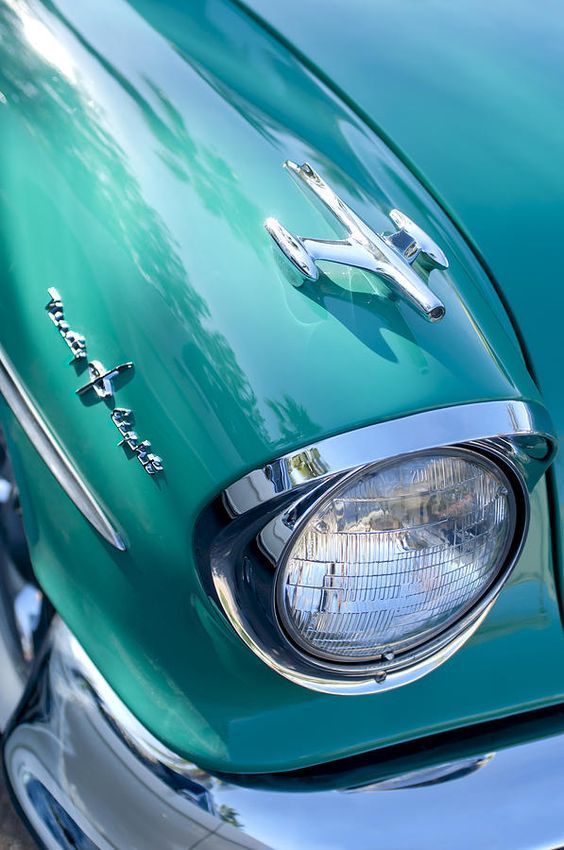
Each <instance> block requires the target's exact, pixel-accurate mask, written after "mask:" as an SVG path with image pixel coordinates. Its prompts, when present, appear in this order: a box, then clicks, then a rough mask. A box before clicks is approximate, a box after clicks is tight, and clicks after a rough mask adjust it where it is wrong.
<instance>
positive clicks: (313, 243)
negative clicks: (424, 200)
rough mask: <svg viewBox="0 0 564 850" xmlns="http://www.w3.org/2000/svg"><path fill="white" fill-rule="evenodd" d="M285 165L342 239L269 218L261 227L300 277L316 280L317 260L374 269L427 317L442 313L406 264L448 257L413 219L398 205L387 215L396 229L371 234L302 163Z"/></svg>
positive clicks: (443, 264) (439, 264)
mask: <svg viewBox="0 0 564 850" xmlns="http://www.w3.org/2000/svg"><path fill="white" fill-rule="evenodd" d="M284 165H285V167H286V168H287V169H288V170H289V171H290V172H291V173H292V174H293V175H294V176H295V177H296V178H298V179H299V180H300V181H301V182H302V183H303V184H304V186H306V187H307V188H308V189H309V190H310V191H311V192H313V193H314V194H315V195H316V196H317V198H319V200H320V201H321V202H322V203H323V204H325V206H326V207H327V209H329V210H330V212H331V213H333V215H334V216H335V218H336V219H337V220H338V221H339V222H340V223H341V224H342V225H343V227H344V228H345V229H346V231H347V238H346V239H343V240H331V239H329V240H327V239H310V238H309V237H305V236H296V235H294V234H293V233H290V232H289V231H288V230H286V228H285V227H284V226H283V225H282V224H281V223H280V222H279V221H278V220H277V219H274V218H268V219H267V220H266V221H265V225H264V226H265V227H266V230H267V231H268V233H269V234H270V235H271V236H272V238H273V239H274V241H275V242H276V244H277V245H278V247H279V248H280V250H281V251H282V253H283V254H284V256H285V257H286V258H287V259H288V260H289V261H290V262H291V263H292V264H293V265H294V266H295V268H297V270H298V271H299V272H300V274H301V275H303V277H305V278H308V279H309V280H314V281H315V280H317V279H318V277H319V269H318V267H317V263H318V262H319V261H325V262H332V263H340V264H341V265H346V266H354V267H355V268H359V269H364V270H366V271H371V272H374V274H377V275H378V276H379V277H381V278H383V280H384V281H385V282H386V283H387V284H388V285H389V286H390V287H391V288H392V289H393V290H394V292H395V293H396V294H397V295H399V296H400V297H401V298H403V299H404V300H405V301H407V302H408V303H409V304H410V305H411V306H412V307H414V308H415V309H416V310H417V311H418V312H419V313H421V315H423V316H424V317H425V318H426V319H428V320H429V321H430V322H437V321H439V320H440V319H442V318H443V316H444V315H445V312H446V310H445V306H444V304H443V303H442V301H441V300H440V299H439V298H437V296H436V295H435V294H434V292H432V290H431V289H430V288H429V287H428V286H427V284H426V283H425V281H424V280H423V279H422V278H421V277H420V276H419V275H418V274H417V272H416V271H415V270H414V269H413V268H412V265H413V263H414V262H415V261H416V260H417V261H418V263H419V265H420V266H421V267H422V269H423V270H425V271H428V272H429V271H431V270H432V269H446V268H448V260H447V258H446V257H445V255H444V253H443V252H442V251H441V249H440V248H439V246H438V245H436V244H435V242H434V241H433V240H432V239H431V237H430V236H428V234H427V233H425V231H423V230H422V229H421V228H420V227H419V226H418V225H417V224H415V223H414V222H413V221H411V219H410V218H408V217H407V216H406V215H405V214H404V213H402V212H400V211H399V210H395V209H394V210H391V212H390V218H391V220H392V221H393V223H394V224H395V225H396V227H397V228H398V230H397V231H396V232H395V233H393V234H391V235H390V236H385V235H384V234H378V233H375V232H374V231H373V230H372V229H371V228H370V227H368V225H367V224H365V223H364V222H363V221H362V219H360V218H359V217H358V216H357V215H356V214H355V213H354V212H353V211H352V210H351V209H350V207H348V206H347V204H346V203H345V202H344V201H343V200H342V199H341V198H339V196H338V195H336V194H335V192H334V191H333V190H332V189H331V187H330V186H328V185H327V183H325V181H324V180H323V179H322V178H321V177H320V176H319V174H317V172H316V171H314V170H313V168H312V167H311V165H309V164H308V163H307V162H305V163H304V164H303V165H297V164H296V163H295V162H291V161H290V160H287V161H286V162H285V163H284Z"/></svg>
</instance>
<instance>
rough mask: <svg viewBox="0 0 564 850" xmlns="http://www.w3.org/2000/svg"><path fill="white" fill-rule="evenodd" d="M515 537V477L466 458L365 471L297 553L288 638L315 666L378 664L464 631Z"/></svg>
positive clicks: (289, 569) (316, 521)
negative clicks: (321, 661) (322, 661)
mask: <svg viewBox="0 0 564 850" xmlns="http://www.w3.org/2000/svg"><path fill="white" fill-rule="evenodd" d="M514 532H515V498H514V493H513V489H512V486H511V484H510V482H509V480H508V478H507V476H506V475H505V473H504V472H503V471H502V470H501V468H500V467H498V466H497V465H496V464H494V463H493V462H492V461H490V460H489V459H487V458H485V457H482V456H481V455H479V454H477V453H475V452H471V451H467V450H463V449H460V450H458V449H451V450H448V449H445V450H438V451H434V452H433V453H426V454H422V455H411V456H406V457H404V458H401V459H398V460H396V461H393V462H389V463H386V464H383V465H378V466H375V467H372V468H368V469H365V470H364V471H362V472H360V473H358V474H357V475H355V476H353V477H349V478H348V479H347V481H346V482H344V483H343V484H342V485H341V486H339V487H337V488H336V489H334V490H333V491H332V492H331V493H330V495H328V496H327V498H326V500H325V501H324V502H323V503H322V505H321V506H320V507H318V508H317V509H316V510H315V512H314V513H313V514H311V515H310V517H309V519H308V520H307V522H306V523H305V525H303V526H302V528H301V530H300V531H299V532H298V533H297V536H296V538H295V539H294V540H293V541H291V544H290V547H289V548H288V550H287V552H286V553H285V555H284V556H283V558H282V562H281V564H280V567H279V570H278V574H277V581H276V591H275V593H276V607H277V611H278V615H279V617H280V620H281V622H282V625H283V627H284V628H285V630H286V632H287V633H288V634H289V636H290V638H292V639H293V640H294V641H295V642H296V643H298V644H299V645H300V646H301V647H302V648H303V649H306V650H307V651H308V652H309V653H311V654H313V655H317V656H320V657H322V658H326V659H330V660H334V661H341V662H342V661H349V662H352V661H357V662H359V661H367V660H371V659H377V658H379V657H381V656H382V655H386V654H389V653H394V654H395V653H397V652H403V651H408V650H410V649H413V648H415V647H417V646H419V645H421V644H422V643H424V642H426V641H428V640H430V639H431V638H432V637H434V636H435V635H436V634H438V633H441V632H443V631H444V630H446V629H447V628H449V627H450V626H451V625H453V624H454V623H455V622H456V621H457V620H458V619H459V618H460V617H462V616H463V615H464V614H465V613H466V612H468V611H469V610H470V609H472V608H473V607H474V606H475V605H476V603H477V602H478V601H479V600H480V598H481V597H482V596H483V594H484V593H485V591H486V590H487V589H488V588H489V587H490V586H491V584H492V583H493V582H494V580H495V578H496V577H497V575H498V573H499V570H500V568H501V567H502V565H503V562H504V561H505V558H506V555H507V553H508V549H509V547H510V545H511V542H512V540H513V536H514Z"/></svg>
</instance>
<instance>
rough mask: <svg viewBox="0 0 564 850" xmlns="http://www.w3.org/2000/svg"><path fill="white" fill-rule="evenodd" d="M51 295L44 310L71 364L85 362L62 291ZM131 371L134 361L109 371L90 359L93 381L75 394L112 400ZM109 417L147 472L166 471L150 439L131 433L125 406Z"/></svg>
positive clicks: (83, 346) (82, 342) (83, 345)
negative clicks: (122, 378)
mask: <svg viewBox="0 0 564 850" xmlns="http://www.w3.org/2000/svg"><path fill="white" fill-rule="evenodd" d="M48 292H49V296H50V301H49V303H48V304H47V306H46V307H45V309H46V310H47V313H48V315H49V318H50V319H51V321H52V322H53V324H54V325H55V327H56V328H57V330H58V331H59V333H60V334H61V336H62V337H63V339H64V340H65V342H66V344H67V345H68V346H69V348H70V350H71V352H72V353H73V359H72V361H71V363H72V362H75V361H77V360H81V359H84V358H85V357H86V356H87V351H86V340H85V338H84V337H83V336H82V335H81V334H78V333H76V332H75V331H71V330H70V328H69V325H68V322H67V321H66V319H65V311H64V305H63V301H62V298H61V296H60V294H59V292H58V291H57V290H56V289H54V288H51V289H49V290H48ZM131 369H133V363H132V362H127V363H121V364H120V365H119V366H114V367H113V368H112V369H106V367H105V366H104V365H103V364H102V363H101V362H100V361H99V360H90V361H89V362H88V374H89V377H90V380H89V381H88V382H87V383H86V384H84V385H83V386H82V387H79V388H78V389H77V390H76V394H77V395H79V396H83V395H86V394H88V393H90V392H92V393H94V395H95V397H97V398H99V399H105V400H106V401H107V400H108V399H112V400H113V398H114V392H115V387H114V381H116V379H118V378H119V377H120V376H121V375H122V374H124V373H125V372H128V371H130V370H131ZM110 416H111V420H112V422H113V424H114V425H115V426H116V428H117V429H118V431H119V432H120V434H121V437H122V439H121V440H120V442H119V443H118V445H120V446H124V447H125V448H126V449H127V451H129V452H131V453H133V454H134V455H135V456H136V457H137V460H138V461H139V463H140V464H141V466H142V467H143V469H144V470H145V472H147V473H148V474H149V475H156V474H157V473H158V472H162V470H163V468H164V467H163V462H162V459H161V458H160V457H159V456H158V455H156V454H154V453H153V451H152V450H151V449H152V446H151V443H150V442H149V440H142V439H141V438H140V437H139V436H138V435H137V434H136V432H135V431H133V430H132V422H133V419H134V416H133V412H132V411H131V410H128V409H127V408H124V407H115V408H114V409H113V410H112V412H111V414H110Z"/></svg>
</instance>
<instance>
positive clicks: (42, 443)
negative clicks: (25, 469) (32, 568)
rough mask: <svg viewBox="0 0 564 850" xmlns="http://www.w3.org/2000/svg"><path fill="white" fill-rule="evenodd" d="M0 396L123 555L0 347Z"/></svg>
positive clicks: (120, 543)
mask: <svg viewBox="0 0 564 850" xmlns="http://www.w3.org/2000/svg"><path fill="white" fill-rule="evenodd" d="M0 393H1V394H2V395H3V396H4V399H5V400H6V403H7V404H8V406H9V407H10V409H11V411H12V413H13V414H14V416H15V417H16V419H17V420H18V422H19V423H20V425H21V427H22V428H23V430H24V432H25V434H26V435H27V437H28V439H29V440H30V442H31V443H32V445H33V446H34V447H35V449H36V450H37V452H38V453H39V455H40V456H41V458H42V459H43V461H44V462H45V463H46V464H47V467H48V468H49V470H50V471H51V473H52V474H53V475H54V477H55V478H56V479H57V481H58V482H59V484H60V485H61V487H62V488H63V490H64V491H65V493H66V494H67V496H68V497H69V498H70V499H71V501H72V502H73V503H74V504H75V505H76V507H77V508H78V510H79V511H80V512H81V513H82V515H83V516H84V517H85V518H86V519H87V520H88V522H89V523H90V524H91V525H92V526H93V527H94V528H95V529H96V531H97V532H98V533H99V534H101V535H102V537H103V538H104V540H107V542H108V543H111V545H112V546H115V548H116V549H119V550H120V551H122V552H123V551H124V550H125V549H126V545H125V542H124V540H123V537H122V535H121V534H120V533H119V532H118V531H117V529H116V527H115V526H114V524H113V523H112V521H111V520H110V518H109V517H108V515H107V514H106V512H105V511H104V509H103V508H102V507H101V505H100V504H99V502H98V501H97V499H96V497H95V496H94V494H93V493H92V492H91V490H90V489H89V488H88V486H87V484H86V482H85V481H84V480H83V478H82V476H81V475H80V473H79V472H78V471H77V470H76V469H75V467H74V466H73V464H72V463H71V461H70V460H69V458H68V457H67V455H66V454H65V453H64V452H63V450H62V448H61V447H60V446H59V444H58V443H57V441H56V439H55V437H54V436H53V434H52V433H51V430H50V429H49V427H48V425H47V423H46V422H45V420H44V419H43V418H42V416H41V415H40V413H39V411H38V410H37V407H36V406H35V404H34V402H33V401H32V400H31V398H30V396H29V395H28V393H27V391H26V390H25V389H24V387H23V386H22V383H21V381H20V380H19V378H18V376H17V374H16V372H15V369H14V367H13V366H12V364H11V362H10V360H9V358H8V356H7V354H6V352H5V351H4V350H3V349H2V348H0Z"/></svg>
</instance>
